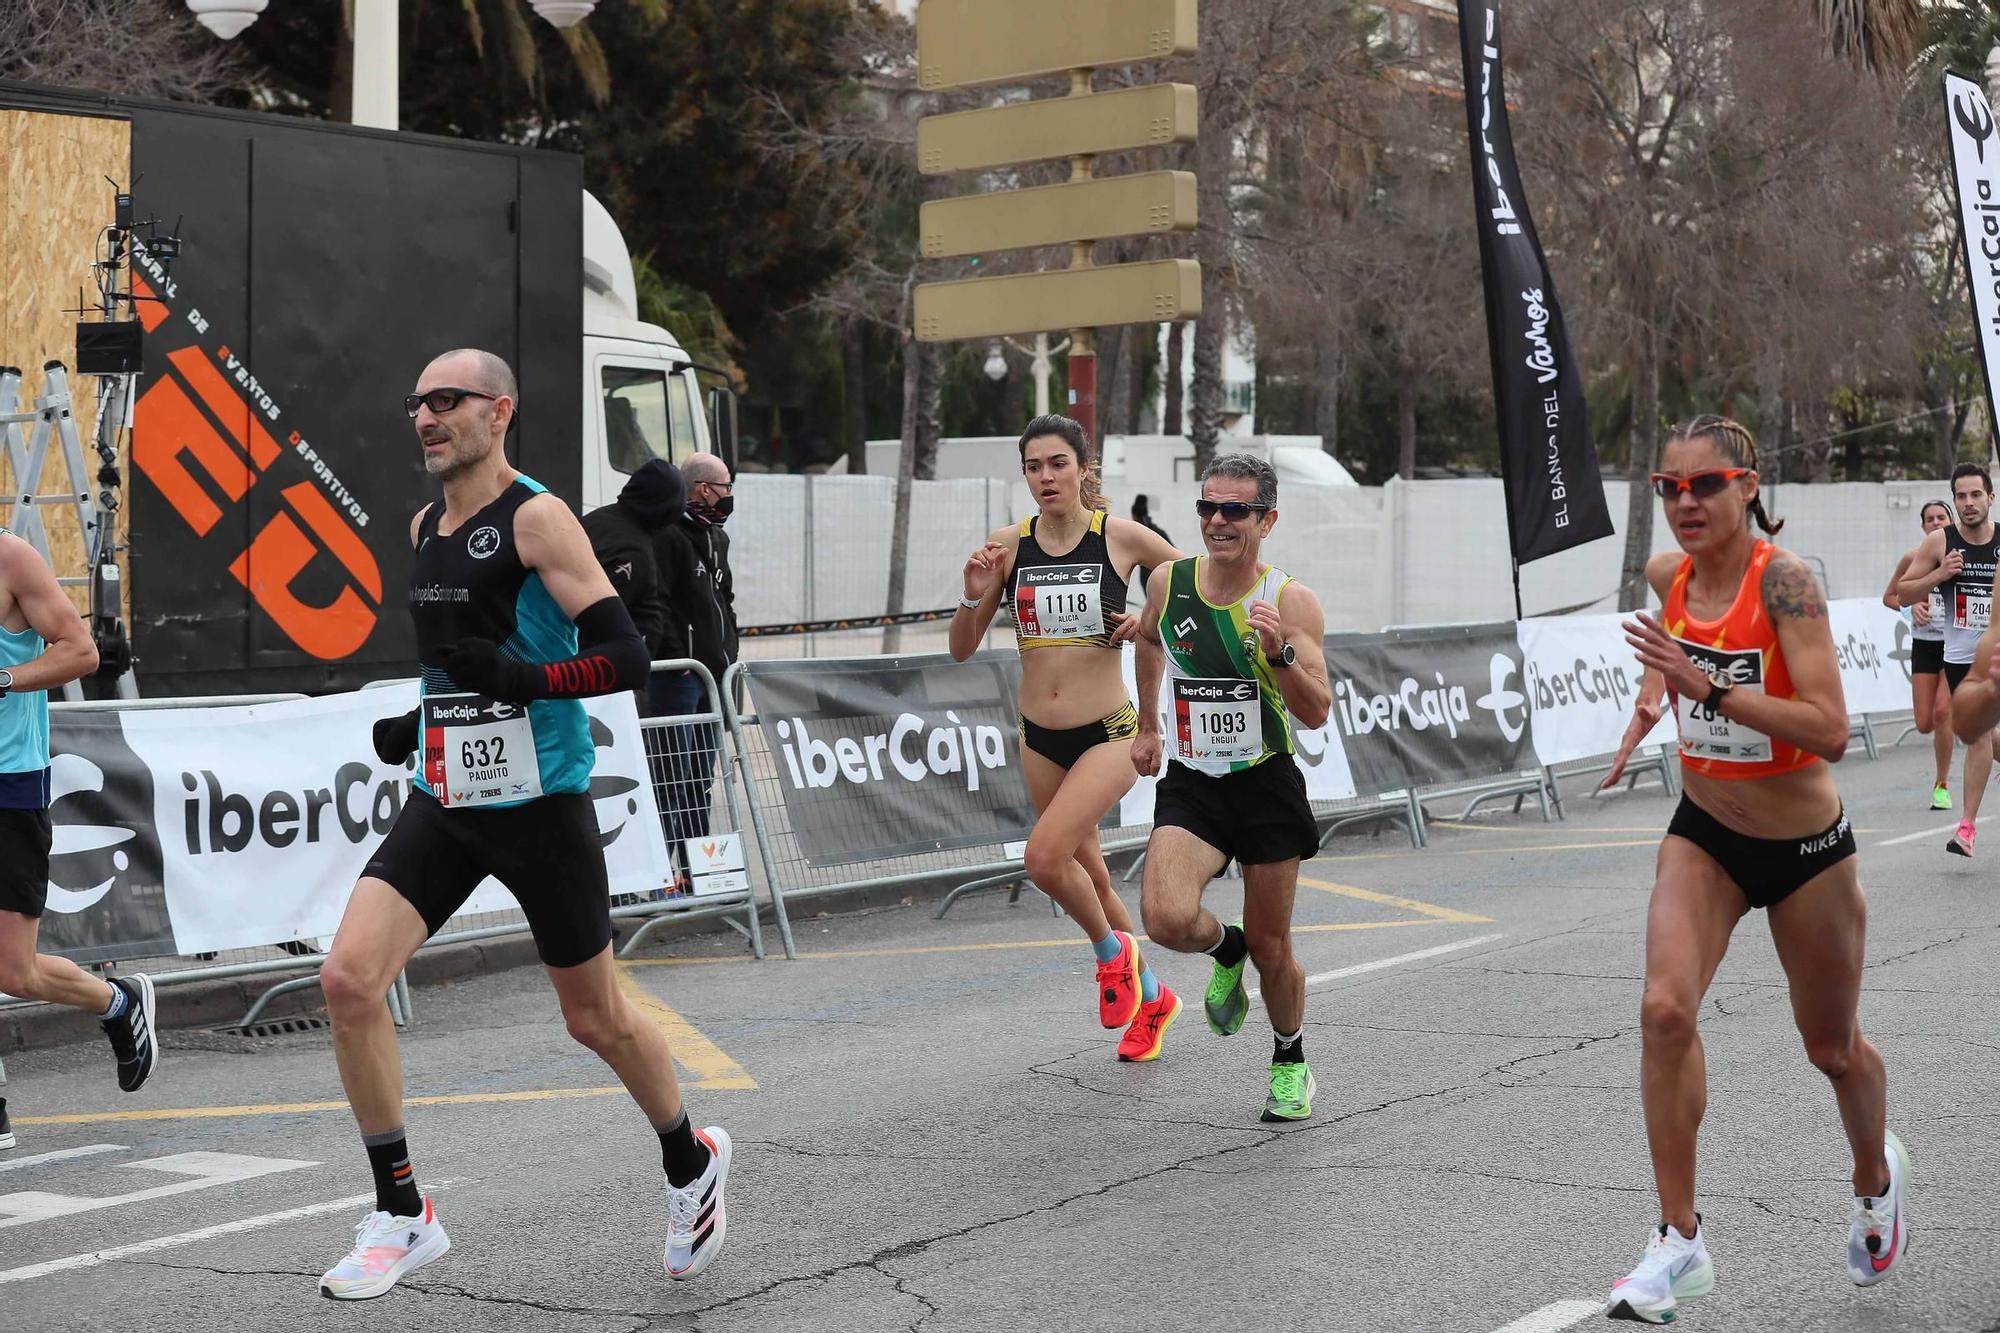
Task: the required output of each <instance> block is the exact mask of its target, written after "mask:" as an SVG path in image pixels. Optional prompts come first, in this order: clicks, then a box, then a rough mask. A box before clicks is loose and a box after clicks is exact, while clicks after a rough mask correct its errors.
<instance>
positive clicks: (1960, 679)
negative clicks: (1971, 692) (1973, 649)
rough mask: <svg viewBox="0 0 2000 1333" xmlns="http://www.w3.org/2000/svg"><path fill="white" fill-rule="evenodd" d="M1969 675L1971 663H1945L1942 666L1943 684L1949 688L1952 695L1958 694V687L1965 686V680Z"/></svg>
mask: <svg viewBox="0 0 2000 1333" xmlns="http://www.w3.org/2000/svg"><path fill="white" fill-rule="evenodd" d="M1971 674H1972V663H1970V662H1946V663H1945V664H1944V683H1945V684H1946V685H1948V686H1950V687H1951V692H1952V693H1953V694H1957V693H1958V687H1959V686H1961V685H1963V684H1965V678H1966V677H1967V676H1969V675H1971Z"/></svg>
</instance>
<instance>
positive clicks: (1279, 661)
mask: <svg viewBox="0 0 2000 1333" xmlns="http://www.w3.org/2000/svg"><path fill="white" fill-rule="evenodd" d="M1298 660H1299V653H1298V649H1296V648H1294V647H1292V643H1291V640H1289V639H1287V640H1286V641H1285V648H1284V651H1283V652H1281V653H1279V654H1278V655H1277V656H1276V657H1273V658H1271V659H1270V663H1271V665H1272V666H1274V667H1288V666H1290V665H1291V664H1292V663H1294V662H1296V661H1298Z"/></svg>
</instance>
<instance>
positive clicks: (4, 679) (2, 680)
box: [0, 667, 14, 695]
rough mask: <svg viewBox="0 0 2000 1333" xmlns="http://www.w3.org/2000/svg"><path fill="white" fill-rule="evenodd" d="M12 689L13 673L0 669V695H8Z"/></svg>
mask: <svg viewBox="0 0 2000 1333" xmlns="http://www.w3.org/2000/svg"><path fill="white" fill-rule="evenodd" d="M13 689H14V673H13V672H11V671H8V670H6V669H5V668H4V667H0V695H5V694H10V693H12V692H13Z"/></svg>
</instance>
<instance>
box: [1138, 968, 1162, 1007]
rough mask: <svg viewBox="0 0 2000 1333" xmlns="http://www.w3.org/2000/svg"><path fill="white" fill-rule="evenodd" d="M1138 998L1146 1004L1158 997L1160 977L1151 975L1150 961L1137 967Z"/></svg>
mask: <svg viewBox="0 0 2000 1333" xmlns="http://www.w3.org/2000/svg"><path fill="white" fill-rule="evenodd" d="M1139 998H1140V999H1141V1000H1142V1001H1144V1002H1145V1003H1147V1004H1151V1003H1152V1002H1153V1001H1155V1000H1157V999H1159V998H1160V979H1159V978H1158V977H1156V976H1154V975H1153V965H1152V964H1151V963H1148V964H1146V965H1145V966H1144V967H1142V968H1140V969H1139Z"/></svg>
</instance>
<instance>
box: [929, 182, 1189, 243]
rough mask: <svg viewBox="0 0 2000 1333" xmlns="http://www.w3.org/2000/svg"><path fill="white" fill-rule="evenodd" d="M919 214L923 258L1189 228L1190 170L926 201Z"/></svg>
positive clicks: (1150, 233) (1098, 239)
mask: <svg viewBox="0 0 2000 1333" xmlns="http://www.w3.org/2000/svg"><path fill="white" fill-rule="evenodd" d="M921 217H922V222H921V228H922V232H923V246H924V256H925V257H926V258H928V259H941V258H944V257H945V256H947V255H977V254H985V253H987V252H988V251H992V250H1026V249H1029V248H1032V247H1034V246H1039V245H1062V244H1064V243H1066V242H1071V241H1102V240H1108V239H1109V238H1111V237H1113V236H1147V235H1154V234H1164V233H1167V232H1176V231H1193V230H1194V228H1195V188H1194V173H1193V172H1191V171H1147V172H1141V173H1139V174H1137V175H1132V176H1106V177H1104V178H1102V179H1099V180H1084V181H1075V182H1072V183H1070V184H1068V185H1043V186H1039V187H1037V188H1035V189H1030V190H1010V191H1008V192H1007V193H1005V194H968V195H962V196H960V197H959V198H956V199H934V200H932V201H931V202H930V203H927V204H925V205H924V206H923V211H922V214H921Z"/></svg>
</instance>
